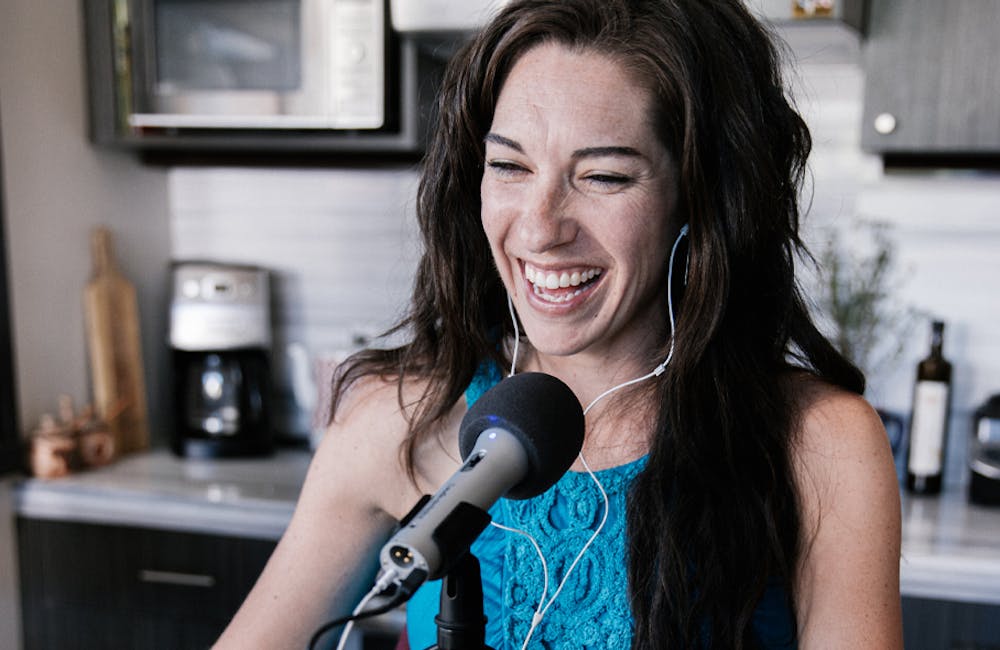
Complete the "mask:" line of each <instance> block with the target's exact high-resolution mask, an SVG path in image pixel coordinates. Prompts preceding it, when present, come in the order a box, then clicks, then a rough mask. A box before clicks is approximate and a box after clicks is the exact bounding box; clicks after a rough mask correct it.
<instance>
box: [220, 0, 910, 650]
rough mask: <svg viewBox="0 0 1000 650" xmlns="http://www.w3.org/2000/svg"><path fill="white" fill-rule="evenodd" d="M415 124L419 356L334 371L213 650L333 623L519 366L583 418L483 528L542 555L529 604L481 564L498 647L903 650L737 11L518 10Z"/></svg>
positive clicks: (869, 431) (684, 7)
mask: <svg viewBox="0 0 1000 650" xmlns="http://www.w3.org/2000/svg"><path fill="white" fill-rule="evenodd" d="M439 114H440V118H439V119H440V121H439V124H438V128H437V130H436V133H435V135H434V137H433V140H432V142H431V143H430V146H429V150H428V153H427V157H426V159H425V162H424V176H423V180H422V183H421V186H420V190H419V195H418V217H419V219H420V225H421V227H422V232H423V236H424V243H425V246H426V251H425V254H424V256H423V259H422V261H421V264H420V268H419V273H418V276H417V280H416V285H415V288H414V296H413V302H412V307H411V310H410V313H409V315H408V316H407V318H406V319H405V320H404V321H403V323H401V325H400V326H399V327H400V329H401V330H405V331H406V332H408V333H409V334H410V335H411V342H410V343H409V344H407V345H404V346H402V347H400V348H398V349H394V350H388V351H367V352H365V353H363V354H360V355H358V356H356V357H354V358H353V359H352V360H351V362H350V363H349V364H348V365H347V366H346V367H345V368H344V370H343V374H342V375H341V376H340V379H339V382H338V385H337V387H336V396H337V398H336V410H335V418H334V422H333V424H332V425H331V427H330V429H329V432H328V434H327V435H326V437H325V439H324V441H323V443H322V445H321V447H320V448H319V450H318V451H317V453H316V457H315V459H314V462H313V464H312V467H311V468H310V471H309V476H308V477H307V480H306V484H305V487H304V489H303V492H302V496H301V498H300V501H299V504H298V507H297V509H296V513H295V515H294V517H293V520H292V523H291V525H290V527H289V529H288V532H287V533H286V535H285V536H284V537H283V539H282V541H281V542H280V544H279V546H278V549H277V550H276V552H275V554H274V557H273V558H272V559H271V561H270V562H269V564H268V566H267V568H266V569H265V571H264V573H263V575H262V577H261V579H260V580H259V582H258V584H257V586H256V587H255V588H254V591H253V593H252V594H251V596H250V597H249V598H248V600H247V602H246V603H245V604H244V606H243V608H242V609H241V610H240V612H239V613H238V614H237V616H236V617H235V619H234V621H233V623H232V625H231V626H230V629H229V630H227V633H226V634H225V635H224V637H223V639H221V640H220V647H221V646H225V645H228V644H229V642H231V641H232V642H234V644H233V645H242V646H246V645H252V646H258V647H269V648H272V647H302V646H303V645H304V643H305V640H306V639H308V638H309V635H310V634H311V632H312V631H313V630H314V629H315V628H316V627H317V626H318V625H319V624H320V623H321V622H322V621H323V620H325V619H326V618H328V617H331V616H333V615H335V614H343V613H345V612H347V611H349V610H350V609H351V608H352V607H353V605H354V604H355V603H356V602H357V600H358V599H359V598H360V596H361V595H362V594H363V593H364V591H365V590H366V589H367V587H368V586H370V584H371V578H372V576H373V575H374V564H375V557H376V555H377V550H378V548H379V546H380V545H381V544H382V543H383V542H384V541H385V540H386V539H387V537H388V536H389V535H390V533H391V531H392V528H393V525H394V523H395V521H396V520H398V519H400V518H401V517H402V516H403V515H404V514H405V513H406V512H407V511H408V510H409V508H410V507H411V506H412V505H413V503H414V502H415V501H416V500H417V498H418V497H419V495H420V494H422V493H430V492H433V491H434V490H435V489H436V488H437V486H439V485H440V484H441V483H443V482H444V481H445V480H446V479H447V478H448V477H449V476H450V475H451V474H452V473H453V472H454V471H455V469H456V468H457V467H458V465H459V463H460V459H459V457H458V451H457V442H456V440H457V430H458V424H459V422H460V421H461V418H462V416H463V414H464V413H465V411H466V410H467V408H468V404H469V403H471V402H472V401H473V400H474V399H475V398H476V396H477V395H478V394H479V393H481V392H482V390H484V389H485V388H486V387H488V386H489V385H490V383H491V382H494V381H496V380H497V379H498V375H499V369H501V368H503V369H504V371H506V369H507V368H509V367H511V366H513V367H514V370H515V371H542V372H546V373H549V374H552V375H555V376H557V377H559V378H561V379H562V380H563V381H564V382H566V383H567V384H568V385H569V386H570V387H571V388H572V390H573V391H574V393H575V394H576V395H577V397H578V398H579V399H580V402H581V404H583V405H587V406H588V409H587V416H586V432H585V437H584V445H583V451H582V453H581V456H580V458H579V460H578V461H577V463H576V464H575V465H574V466H573V468H571V471H570V472H569V473H567V475H566V476H565V477H564V478H563V480H561V481H560V483H558V484H557V485H556V486H555V487H554V488H553V489H552V490H551V491H550V492H549V493H546V495H542V496H541V497H538V498H537V499H536V500H531V501H528V502H507V501H501V502H500V503H499V504H498V505H497V506H496V507H495V508H494V509H493V510H492V511H491V514H492V515H493V516H494V519H495V520H498V523H501V524H503V525H505V526H508V527H511V528H518V529H528V532H530V533H531V534H532V535H533V536H534V537H536V538H539V546H540V548H541V554H542V556H543V557H545V558H546V559H547V562H548V563H547V565H546V567H547V568H551V573H552V576H551V581H550V584H548V585H546V584H545V583H544V580H543V577H544V572H543V569H542V568H541V562H540V560H539V558H538V557H537V556H536V555H535V553H534V551H533V550H532V546H531V543H530V542H529V541H527V540H526V539H525V538H524V537H523V536H522V535H519V534H517V533H514V532H509V531H506V530H501V529H499V528H495V527H493V528H490V529H488V530H487V531H486V533H484V535H483V537H482V538H481V539H480V540H479V541H478V542H477V544H476V546H474V547H473V551H474V552H475V553H476V555H477V557H478V558H479V559H480V561H481V562H482V563H483V582H484V592H485V594H484V597H485V600H486V605H487V606H486V614H487V616H488V617H489V619H490V620H489V623H488V628H487V633H488V638H487V642H488V643H489V644H490V645H492V646H493V647H496V648H507V647H521V646H522V644H525V643H526V639H530V641H527V645H528V646H529V647H563V648H579V647H588V648H589V647H609V648H614V647H627V646H629V645H630V644H631V647H632V648H642V649H647V648H648V649H653V648H664V647H676V648H688V647H712V648H751V647H795V646H796V645H797V646H798V647H802V648H810V647H837V648H840V647H850V648H879V649H884V648H894V647H901V644H902V642H901V629H900V628H901V625H900V611H899V576H898V558H899V534H900V533H899V503H898V492H897V485H896V479H895V473H894V470H893V466H892V459H891V455H890V452H889V447H888V443H887V440H886V436H885V433H884V430H883V429H882V427H881V423H880V422H879V420H878V418H877V416H876V415H875V413H874V412H873V410H872V409H871V408H870V407H869V406H868V405H867V404H866V403H865V402H864V401H863V399H862V398H861V397H860V394H861V393H862V391H863V386H864V380H863V378H862V377H861V375H860V373H859V372H858V371H857V370H856V369H855V368H854V367H853V366H852V365H851V364H850V363H849V362H847V361H846V360H845V359H843V358H842V357H841V356H840V355H839V354H837V352H836V351H835V350H834V349H833V348H832V347H831V346H830V344H829V343H828V342H827V341H826V340H825V339H824V338H823V337H822V336H821V335H820V334H819V333H818V332H817V330H816V328H815V327H814V325H813V323H812V322H811V320H810V318H809V315H808V313H807V310H806V308H805V306H804V303H803V300H802V298H801V296H800V295H799V293H798V290H797V286H796V283H795V277H794V262H795V258H796V256H797V255H799V254H800V253H802V252H803V250H802V244H801V241H800V240H799V236H798V216H799V213H798V207H797V200H798V190H799V187H800V181H801V177H802V174H803V168H804V164H805V159H806V156H807V154H808V151H809V146H810V141H809V136H808V132H807V130H806V127H805V125H804V124H803V122H802V120H801V119H800V118H799V116H798V115H797V114H796V113H795V112H794V110H793V109H792V108H791V107H790V106H789V103H788V101H787V99H786V97H785V94H784V92H783V88H782V86H781V79H780V74H779V69H778V62H777V59H776V56H775V51H774V48H773V47H772V45H771V43H770V41H769V40H768V37H767V35H766V33H765V32H764V30H763V29H762V28H761V26H760V25H759V24H758V23H757V22H756V21H755V20H754V19H753V18H752V17H751V16H749V15H748V13H747V12H746V10H745V9H744V6H743V3H742V2H741V1H740V0H647V1H641V0H632V1H628V0H571V1H561V2H556V1H541V0H524V1H516V0H515V1H514V2H512V3H510V4H509V5H507V6H506V7H505V9H503V10H502V11H501V12H500V14H499V15H498V16H497V17H496V18H495V19H494V20H493V21H492V22H491V23H490V25H489V26H487V27H486V28H485V29H484V30H483V31H482V32H481V33H480V34H479V35H478V36H477V37H476V38H475V39H474V40H473V41H472V42H471V43H469V44H468V45H467V46H466V47H465V48H464V49H463V50H462V51H461V52H459V53H458V55H457V56H456V57H455V59H454V61H453V62H452V63H451V64H450V66H449V69H448V72H447V74H446V77H445V79H444V82H443V87H442V91H441V98H440V103H439ZM477 190H478V191H477ZM508 300H509V303H508ZM508 310H509V311H508ZM510 314H516V321H515V320H513V319H512V318H511V315H510ZM515 328H517V329H515ZM520 331H523V333H524V336H523V337H522V338H520V339H518V338H517V335H516V334H515V332H520ZM515 343H516V345H515ZM515 353H516V354H515ZM515 356H516V358H515ZM635 380H638V381H635ZM609 389H614V390H612V391H611V392H610V393H609V392H608V390H609ZM590 470H593V472H594V473H593V475H590V474H587V473H586V472H589V471H590ZM591 476H593V478H591ZM359 486H364V489H359ZM602 492H604V493H607V495H608V496H607V499H608V500H607V502H604V500H603V497H602ZM581 513H582V514H581ZM605 513H607V514H606V517H607V518H606V521H605V522H604V523H603V524H602V523H601V521H602V519H604V518H605ZM595 531H596V532H595ZM591 538H593V539H592V543H591V544H590V546H588V547H587V549H586V550H583V547H584V545H585V544H587V543H588V540H591ZM433 589H434V587H433V585H430V586H427V587H425V588H424V590H422V591H421V592H418V594H417V596H415V597H414V600H413V601H411V605H410V608H409V610H408V617H409V628H410V629H409V634H410V641H411V646H412V647H413V648H414V649H415V650H417V649H419V648H421V647H424V646H426V645H427V644H428V642H429V640H433V633H434V623H433V613H434V611H433V607H434V599H433ZM557 590H558V593H556V595H555V598H554V599H553V597H552V595H553V592H556V591H557ZM542 591H545V592H546V593H545V595H544V596H543V594H542V593H541V592H542ZM629 639H631V641H629ZM536 644H537V645H536Z"/></svg>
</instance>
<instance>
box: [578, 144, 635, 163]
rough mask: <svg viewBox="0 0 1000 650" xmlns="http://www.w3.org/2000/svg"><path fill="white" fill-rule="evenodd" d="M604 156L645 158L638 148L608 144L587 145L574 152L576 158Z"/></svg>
mask: <svg viewBox="0 0 1000 650" xmlns="http://www.w3.org/2000/svg"><path fill="white" fill-rule="evenodd" d="M602 156H620V157H625V158H645V156H644V155H643V154H642V153H641V152H640V151H639V150H638V149H633V148H632V147H622V146H607V147H585V148H583V149H577V150H576V151H574V152H573V158H574V159H577V160H578V159H580V158H597V157H602Z"/></svg>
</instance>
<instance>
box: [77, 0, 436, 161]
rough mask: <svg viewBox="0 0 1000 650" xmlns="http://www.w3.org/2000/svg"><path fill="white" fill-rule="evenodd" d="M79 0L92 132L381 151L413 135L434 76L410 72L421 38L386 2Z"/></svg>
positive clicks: (126, 138)
mask: <svg viewBox="0 0 1000 650" xmlns="http://www.w3.org/2000/svg"><path fill="white" fill-rule="evenodd" d="M84 6H85V9H86V15H85V18H86V21H85V24H86V30H87V43H88V46H87V53H88V82H89V84H90V95H91V135H92V139H94V140H95V141H96V142H98V143H103V144H118V145H135V146H138V147H146V148H150V147H154V148H171V147H182V148H202V149H246V148H256V149H273V148H285V149H295V148H303V149H311V150H324V149H351V150H359V151H370V150H380V151H386V152H392V151H402V150H413V151H415V150H417V149H419V148H420V146H421V144H422V143H421V138H422V135H421V132H422V129H421V124H420V120H422V119H424V118H425V117H426V113H427V112H428V111H427V110H426V108H427V105H429V103H430V101H429V99H428V98H427V97H426V96H427V95H428V93H429V94H431V95H432V94H433V92H434V91H436V86H433V85H432V84H431V85H430V86H429V85H428V82H427V81H426V79H424V77H426V76H427V75H426V74H425V73H423V72H421V70H422V69H423V68H424V67H427V65H428V64H427V63H426V62H422V60H421V59H422V56H421V54H420V51H421V50H422V49H424V50H426V46H424V45H419V44H417V43H415V42H410V41H408V40H406V39H401V38H400V37H399V36H398V35H397V34H396V33H395V32H394V31H393V30H392V28H391V21H390V19H389V11H388V2H387V0H85V1H84ZM423 58H426V57H423ZM438 64H439V65H443V61H437V62H434V63H433V64H432V65H438ZM421 93H423V95H421Z"/></svg>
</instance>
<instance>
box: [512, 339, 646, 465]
mask: <svg viewBox="0 0 1000 650" xmlns="http://www.w3.org/2000/svg"><path fill="white" fill-rule="evenodd" d="M519 356H522V359H523V361H519V363H518V368H517V370H518V372H529V371H533V372H545V373H548V374H550V375H553V376H556V377H558V378H559V379H561V380H562V381H563V382H565V383H566V384H567V385H568V386H569V387H570V389H571V390H572V391H573V392H574V394H576V396H577V399H579V400H580V404H581V405H582V406H583V408H584V409H587V410H586V430H585V433H584V442H583V450H582V453H583V456H584V458H585V459H586V461H587V464H588V466H589V467H590V468H591V469H592V470H594V471H597V470H600V469H606V468H608V467H616V466H619V465H623V464H626V463H628V462H631V461H634V460H636V459H637V458H640V457H642V456H644V455H645V454H646V453H647V452H648V450H649V443H650V438H651V436H652V432H653V429H654V427H655V422H656V419H657V409H655V408H652V406H651V402H650V399H649V397H648V395H650V394H651V391H650V390H649V389H650V388H652V386H651V385H647V382H653V381H656V378H650V379H647V380H644V381H642V382H639V383H638V384H634V385H630V386H625V387H622V388H620V389H618V390H615V391H613V392H611V393H608V394H606V395H605V393H607V391H608V390H609V389H611V388H614V387H616V386H619V385H620V384H624V383H626V382H629V381H631V380H634V379H637V378H639V377H644V376H645V375H647V374H649V373H650V372H651V371H652V365H650V367H649V368H640V364H639V363H637V362H635V360H624V361H619V362H617V364H612V363H609V362H607V360H604V359H596V358H588V357H587V356H585V355H574V356H572V357H552V356H545V355H541V354H538V353H537V352H535V351H534V350H531V349H528V350H526V351H525V352H524V353H523V355H519ZM653 365H655V364H653ZM601 395H604V396H603V397H601ZM595 400H597V401H596V402H595ZM573 469H574V470H577V471H581V470H583V469H584V467H583V465H582V463H581V462H580V461H579V460H577V461H576V462H575V463H574V465H573Z"/></svg>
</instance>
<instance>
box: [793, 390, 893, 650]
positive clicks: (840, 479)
mask: <svg viewBox="0 0 1000 650" xmlns="http://www.w3.org/2000/svg"><path fill="white" fill-rule="evenodd" d="M794 394H795V403H796V405H797V407H798V427H797V434H798V435H797V437H796V441H795V444H794V448H793V449H794V451H793V464H794V469H795V474H796V482H797V484H798V488H799V495H800V504H801V515H802V516H801V521H802V526H803V529H802V541H803V551H802V556H801V558H800V565H799V570H798V579H797V588H796V593H797V598H796V600H797V610H798V614H799V624H800V631H801V634H802V640H803V641H804V642H803V645H809V643H806V642H805V641H809V642H812V641H817V640H821V639H825V640H827V641H829V640H831V639H839V640H840V641H843V643H842V644H841V643H837V644H835V645H837V646H838V647H858V648H868V647H872V648H874V647H878V648H896V647H900V643H901V642H900V639H899V635H900V622H899V620H900V619H899V616H900V615H899V548H900V512H899V487H898V482H897V478H896V472H895V466H894V464H893V458H892V452H891V449H890V447H889V441H888V437H887V435H886V433H885V429H884V427H883V426H882V422H881V419H880V418H879V416H878V413H877V412H876V411H875V409H874V408H872V407H871V405H869V404H868V402H866V401H865V399H864V398H863V397H862V396H860V395H857V394H854V393H851V392H849V391H846V390H843V389H841V388H838V387H835V386H832V385H830V384H827V383H824V382H822V381H820V380H817V379H815V378H802V379H798V380H796V390H795V393H794Z"/></svg>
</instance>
